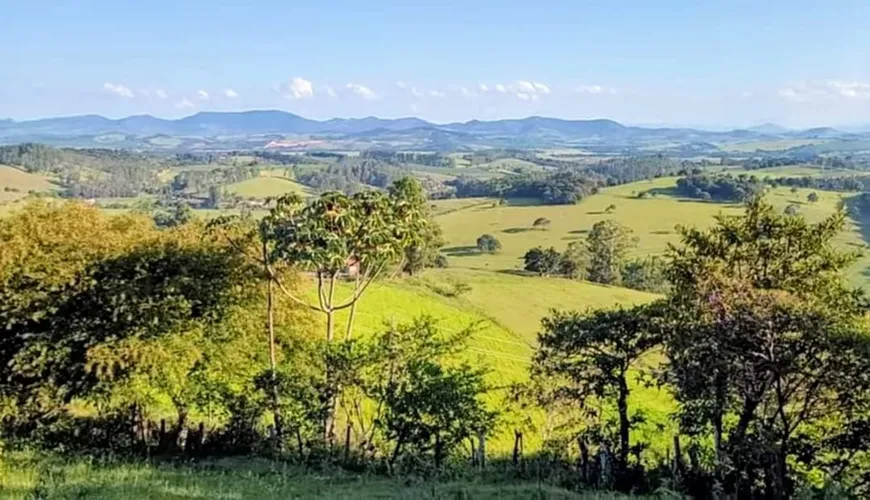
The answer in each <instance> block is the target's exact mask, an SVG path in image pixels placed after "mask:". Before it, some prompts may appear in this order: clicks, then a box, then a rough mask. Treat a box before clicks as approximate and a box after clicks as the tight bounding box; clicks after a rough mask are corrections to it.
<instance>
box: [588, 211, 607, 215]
mask: <svg viewBox="0 0 870 500" xmlns="http://www.w3.org/2000/svg"><path fill="white" fill-rule="evenodd" d="M586 215H604V212H603V211H601V210H598V211H594V212H586Z"/></svg>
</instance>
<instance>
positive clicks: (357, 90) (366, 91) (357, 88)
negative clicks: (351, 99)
mask: <svg viewBox="0 0 870 500" xmlns="http://www.w3.org/2000/svg"><path fill="white" fill-rule="evenodd" d="M345 87H346V88H348V89H350V91H351V92H353V93H354V94H356V95H358V96H360V97H362V98H363V99H365V100H367V101H373V100H375V99H377V98H378V95H377V94H375V93H374V92H373V91H372V89H370V88H368V87H366V86H364V85H360V84H358V83H348V84H346V85H345Z"/></svg>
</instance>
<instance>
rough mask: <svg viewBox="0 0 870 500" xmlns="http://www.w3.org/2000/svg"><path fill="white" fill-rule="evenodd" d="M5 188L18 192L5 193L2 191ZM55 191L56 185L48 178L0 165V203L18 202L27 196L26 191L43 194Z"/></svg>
mask: <svg viewBox="0 0 870 500" xmlns="http://www.w3.org/2000/svg"><path fill="white" fill-rule="evenodd" d="M6 187H9V188H12V189H16V190H18V192H15V191H6V190H5V189H4V188H6ZM57 189H58V186H57V184H55V183H54V182H52V180H51V179H50V178H49V177H46V176H44V175H39V174H32V173H30V172H25V171H24V170H19V169H17V168H15V167H8V166H6V165H0V203H5V202H10V201H16V200H20V199H21V198H24V197H25V196H27V193H28V191H36V192H44V191H56V190H57Z"/></svg>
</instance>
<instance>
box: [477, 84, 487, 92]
mask: <svg viewBox="0 0 870 500" xmlns="http://www.w3.org/2000/svg"><path fill="white" fill-rule="evenodd" d="M477 88H479V89H480V91H481V92H489V86H487V84H485V83H481V84H479V85H478V86H477Z"/></svg>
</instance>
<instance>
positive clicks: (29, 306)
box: [0, 203, 250, 415]
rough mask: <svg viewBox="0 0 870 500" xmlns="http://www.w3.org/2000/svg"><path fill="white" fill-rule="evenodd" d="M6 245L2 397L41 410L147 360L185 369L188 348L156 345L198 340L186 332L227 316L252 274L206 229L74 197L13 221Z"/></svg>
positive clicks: (1, 268)
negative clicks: (110, 210) (165, 226)
mask: <svg viewBox="0 0 870 500" xmlns="http://www.w3.org/2000/svg"><path fill="white" fill-rule="evenodd" d="M0 245H2V246H3V248H4V252H3V256H2V258H0V296H2V297H4V300H3V301H2V306H0V321H2V323H3V325H4V328H5V331H6V334H5V335H4V336H3V337H2V340H0V355H2V359H3V362H2V368H0V377H2V380H3V381H4V384H3V386H2V388H3V395H4V396H6V397H10V398H14V399H16V400H17V401H19V402H20V405H21V406H20V409H22V410H24V409H27V410H29V411H33V412H35V415H39V414H43V413H44V412H53V411H56V410H57V408H59V407H60V406H61V405H63V404H65V403H68V402H69V401H70V400H71V399H72V398H75V397H85V396H88V395H90V394H91V393H92V391H94V390H95V388H97V386H98V385H99V384H100V382H101V381H102V380H105V379H106V378H107V377H111V378H116V377H124V376H126V375H128V374H129V373H131V372H132V371H135V368H134V365H136V364H137V363H139V362H140V361H143V360H144V362H149V363H151V364H152V366H155V367H156V366H160V365H161V363H162V362H163V361H165V359H173V360H174V361H173V362H177V363H180V364H181V365H184V364H185V362H182V361H179V358H177V357H173V355H172V353H173V352H175V353H181V351H183V350H184V349H183V348H181V347H178V348H174V347H171V344H154V343H153V342H152V340H154V339H159V338H163V337H166V336H169V337H173V336H179V337H177V338H178V339H179V340H180V341H181V340H183V339H189V338H190V337H187V333H186V332H193V331H195V330H196V329H198V328H201V327H203V326H205V325H208V324H213V323H216V322H220V321H221V320H222V318H224V317H226V314H227V313H228V311H229V308H230V307H232V305H233V304H234V303H236V302H237V301H238V300H241V299H240V297H239V295H238V293H237V291H238V288H237V287H238V286H239V285H240V284H241V283H244V282H245V280H246V279H248V277H249V276H250V275H249V269H248V268H247V266H245V265H244V264H243V263H242V262H240V261H239V260H238V259H237V257H236V256H235V255H234V253H233V252H232V251H230V250H229V249H227V248H225V247H221V246H216V245H214V244H212V243H210V242H206V241H203V240H202V239H201V238H200V233H199V230H198V229H197V228H193V227H187V228H179V229H178V230H173V231H168V232H158V231H156V229H155V228H154V227H153V226H152V225H151V224H150V222H149V221H148V220H147V219H146V218H143V217H141V216H130V217H122V218H112V217H108V216H105V215H102V214H100V213H99V212H98V211H97V210H96V209H93V208H86V207H82V206H81V205H78V204H73V203H69V204H62V205H52V206H49V205H40V204H33V205H30V206H28V207H26V208H25V209H24V210H23V211H22V212H21V213H19V214H18V215H16V216H13V217H11V218H7V219H3V220H2V221H0ZM191 342H192V341H191ZM182 343H184V342H182ZM194 343H195V342H194ZM185 345H188V346H190V345H192V344H190V343H188V344H185ZM146 353H151V354H146ZM163 354H166V355H167V356H169V358H164V359H162V360H161V358H160V356H162V355H163ZM181 354H184V353H181ZM154 356H157V358H155V357H154ZM149 359H150V360H151V361H148V360H149ZM185 366H189V363H188V364H187V365H185ZM166 368H169V367H166ZM161 378H162V379H165V382H166V383H169V384H172V383H173V382H172V380H171V379H170V376H169V374H167V373H164V377H161ZM176 380H177V379H176Z"/></svg>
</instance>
